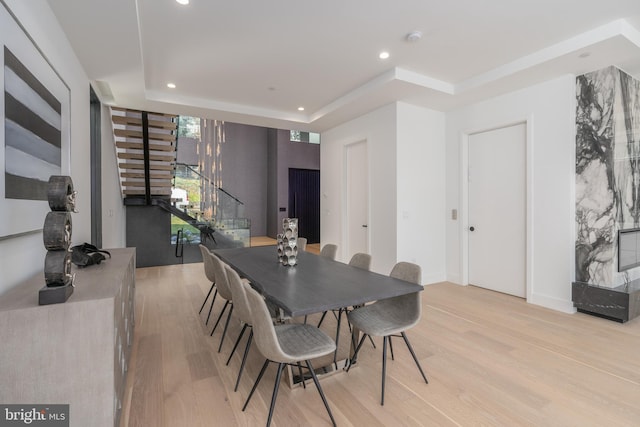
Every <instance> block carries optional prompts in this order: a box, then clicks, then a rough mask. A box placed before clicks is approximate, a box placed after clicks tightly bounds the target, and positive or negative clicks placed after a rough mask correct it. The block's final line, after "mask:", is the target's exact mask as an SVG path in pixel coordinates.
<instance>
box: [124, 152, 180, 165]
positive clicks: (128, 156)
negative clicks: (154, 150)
mask: <svg viewBox="0 0 640 427" xmlns="http://www.w3.org/2000/svg"><path fill="white" fill-rule="evenodd" d="M118 158H119V159H133V160H144V154H143V153H118ZM175 159H176V158H175V156H162V155H159V154H151V153H149V160H153V161H156V162H169V163H171V162H173V161H175Z"/></svg>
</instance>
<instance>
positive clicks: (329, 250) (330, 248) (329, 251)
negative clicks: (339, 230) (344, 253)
mask: <svg viewBox="0 0 640 427" xmlns="http://www.w3.org/2000/svg"><path fill="white" fill-rule="evenodd" d="M336 253H338V246H337V245H334V244H332V243H328V244H326V245H324V246H323V247H322V249H321V250H320V256H322V257H325V258H329V259H336Z"/></svg>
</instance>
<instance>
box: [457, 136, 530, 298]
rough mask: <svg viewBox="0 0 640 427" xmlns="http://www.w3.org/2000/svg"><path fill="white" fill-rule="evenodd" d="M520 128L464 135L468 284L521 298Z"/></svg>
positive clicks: (522, 181) (522, 156) (523, 152)
mask: <svg viewBox="0 0 640 427" xmlns="http://www.w3.org/2000/svg"><path fill="white" fill-rule="evenodd" d="M525 159H526V125H525V124H524V123H522V124H518V125H514V126H508V127H504V128H500V129H495V130H491V131H487V132H482V133H478V134H474V135H471V136H470V137H469V231H468V233H469V283H470V284H472V285H476V286H481V287H483V288H487V289H492V290H495V291H499V292H504V293H507V294H511V295H516V296H519V297H525V296H526V281H525V280H526V272H525V268H526V267H525V266H526V253H525V250H526V169H525V167H526V161H525Z"/></svg>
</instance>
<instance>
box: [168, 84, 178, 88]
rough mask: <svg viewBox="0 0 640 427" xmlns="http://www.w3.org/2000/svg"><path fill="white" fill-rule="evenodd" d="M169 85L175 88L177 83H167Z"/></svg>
mask: <svg viewBox="0 0 640 427" xmlns="http://www.w3.org/2000/svg"><path fill="white" fill-rule="evenodd" d="M167 87H168V88H169V89H175V88H176V85H175V83H167Z"/></svg>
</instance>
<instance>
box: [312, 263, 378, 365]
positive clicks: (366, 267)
mask: <svg viewBox="0 0 640 427" xmlns="http://www.w3.org/2000/svg"><path fill="white" fill-rule="evenodd" d="M349 265H350V266H352V267H356V268H360V269H362V270H367V271H368V270H370V269H371V255H369V254H365V253H362V252H358V253H356V254H353V256H352V257H351V260H349ZM348 309H349V308H348V307H341V308H339V309H338V310H332V312H333V315H334V316H335V318H336V320H337V322H338V325H337V326H336V351H335V352H334V353H333V364H334V365H336V369H337V356H338V349H337V347H338V344H339V343H340V325H341V323H342V314H343V313H345V314H346V313H348V312H349V311H348ZM336 312H337V313H336ZM326 315H327V312H326V311H325V312H324V313H322V317H321V318H320V321H319V322H318V328H319V327H320V326H321V325H322V322H323V321H324V318H325V316H326ZM371 342H372V343H373V341H371Z"/></svg>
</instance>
